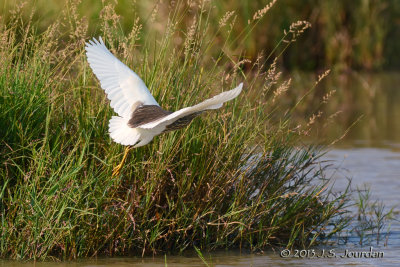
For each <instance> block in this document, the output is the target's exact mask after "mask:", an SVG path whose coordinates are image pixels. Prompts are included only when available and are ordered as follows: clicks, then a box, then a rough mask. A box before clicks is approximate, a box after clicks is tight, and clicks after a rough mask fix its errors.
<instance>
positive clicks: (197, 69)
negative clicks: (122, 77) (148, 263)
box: [0, 1, 348, 259]
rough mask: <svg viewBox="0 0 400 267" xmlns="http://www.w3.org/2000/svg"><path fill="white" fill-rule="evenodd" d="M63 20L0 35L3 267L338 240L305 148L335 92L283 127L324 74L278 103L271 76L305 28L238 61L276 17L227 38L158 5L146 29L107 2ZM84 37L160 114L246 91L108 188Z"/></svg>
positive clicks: (40, 21) (281, 88) (316, 168)
mask: <svg viewBox="0 0 400 267" xmlns="http://www.w3.org/2000/svg"><path fill="white" fill-rule="evenodd" d="M63 4H64V5H65V6H64V8H63V10H64V11H63V12H62V14H60V15H58V16H57V17H56V20H53V21H51V20H47V19H46V18H44V17H42V16H40V13H38V12H37V11H36V10H31V9H30V8H29V4H27V5H25V6H24V5H19V4H18V5H13V6H12V8H10V11H9V12H7V13H4V15H2V17H1V20H0V105H1V109H0V125H1V127H0V138H1V139H0V142H1V146H0V161H1V165H0V214H1V218H0V223H1V226H0V231H1V234H0V255H1V257H3V258H13V259H49V258H58V259H73V258H78V257H87V256H94V255H128V254H138V255H144V254H149V253H150V254H151V253H154V254H157V253H160V252H165V251H169V252H182V251H184V250H186V249H189V248H199V249H201V250H213V249H217V248H241V249H248V250H251V251H257V250H259V249H263V248H265V247H271V246H285V247H292V246H294V245H299V246H303V247H307V246H310V245H314V244H316V243H317V242H319V241H320V240H321V238H323V237H328V236H331V235H333V234H335V233H336V232H338V231H340V230H341V229H342V228H343V227H345V225H346V224H347V222H348V218H346V217H345V216H344V215H345V213H346V209H345V208H346V205H348V195H347V191H346V190H345V191H343V192H342V193H340V194H337V195H335V194H333V193H332V191H331V190H330V188H329V187H328V186H327V181H326V179H325V178H327V177H325V174H324V167H322V166H321V165H320V164H319V161H320V157H321V156H322V155H323V153H324V149H323V148H322V147H320V146H317V145H306V144H305V143H304V142H303V140H304V138H305V137H306V136H308V135H309V134H310V132H311V131H312V129H313V126H314V125H315V123H316V121H318V120H320V119H323V118H324V117H328V116H331V115H333V114H334V113H332V114H323V113H321V112H320V110H321V108H322V107H323V105H324V104H325V103H327V102H328V101H329V98H330V96H331V95H332V94H333V92H326V94H324V95H322V96H321V97H320V99H321V103H322V104H320V105H316V106H315V107H313V108H311V109H310V108H309V109H308V110H307V112H308V114H309V115H308V116H307V119H306V120H305V121H304V122H303V123H300V124H299V123H294V121H292V117H293V114H295V113H296V112H298V110H299V109H302V108H303V107H304V105H303V104H302V103H303V101H305V100H306V99H307V95H309V93H310V92H313V90H315V88H317V87H318V85H319V83H320V82H321V80H322V79H323V78H324V77H325V76H326V75H328V73H329V71H321V72H320V75H319V76H317V77H316V78H315V80H314V82H313V84H312V85H311V86H310V88H309V90H308V91H307V92H305V93H304V94H302V95H301V96H298V97H296V98H294V99H295V100H294V101H292V102H291V101H289V100H287V99H286V98H285V95H286V93H287V91H288V90H290V88H291V79H290V78H286V77H283V75H281V72H280V71H279V67H278V66H279V64H277V62H279V60H281V56H282V54H283V53H284V52H285V50H286V49H288V47H290V46H291V45H293V44H294V42H295V41H296V40H297V39H298V38H301V34H302V33H303V32H304V31H306V30H307V29H309V27H310V26H311V25H310V23H309V22H306V21H302V20H301V21H294V22H293V23H292V24H289V25H288V26H287V28H286V29H282V30H281V32H280V38H279V40H278V41H277V42H276V46H275V47H274V48H272V49H271V51H266V52H262V51H260V53H257V56H255V57H252V58H248V57H247V56H246V50H245V47H246V46H243V43H245V42H247V38H248V36H249V34H250V33H251V32H252V31H254V30H255V29H257V27H259V26H260V21H262V20H263V19H264V18H265V17H266V16H268V12H269V11H270V9H273V8H274V4H275V1H272V2H270V3H269V4H267V5H266V6H265V7H263V8H262V9H259V10H254V15H252V16H251V17H249V20H248V24H247V25H246V26H243V27H242V31H239V32H237V28H236V27H237V23H238V22H237V21H238V16H237V14H236V13H235V12H232V11H227V12H226V13H225V14H224V15H223V16H217V15H215V14H214V12H213V10H214V8H215V6H214V5H213V3H210V2H208V1H198V2H193V3H189V4H188V3H181V1H177V2H175V3H174V4H172V3H164V4H161V3H158V4H156V5H154V7H153V9H152V10H150V12H149V13H148V17H147V18H146V19H142V18H141V17H139V15H138V13H137V10H136V9H135V6H133V8H132V10H131V13H129V14H130V17H129V18H130V21H132V22H133V23H132V24H130V26H129V27H127V26H122V25H124V21H123V20H122V17H120V16H119V15H117V13H116V11H115V10H116V7H115V4H114V2H112V1H110V2H106V3H103V4H102V6H101V10H100V11H99V14H100V16H99V17H96V18H94V19H92V18H90V17H89V19H88V17H85V16H83V15H81V14H80V13H79V12H78V9H79V8H82V7H81V6H79V5H78V4H79V1H65V2H63ZM27 14H28V15H27ZM125 19H126V17H125ZM89 22H90V23H92V24H90V23H89ZM93 24H94V25H93ZM97 35H101V36H103V38H104V40H105V41H106V44H107V45H108V47H109V48H110V49H111V51H112V52H113V53H115V54H116V55H118V56H119V57H120V58H121V59H123V60H122V61H123V62H124V63H126V64H127V65H128V66H130V67H131V68H132V69H133V70H134V71H135V72H137V73H138V74H139V76H141V77H142V78H143V80H144V81H145V83H146V84H147V86H148V87H149V89H150V91H151V92H152V94H153V95H154V96H155V98H156V99H157V100H158V102H159V103H160V104H162V106H163V107H164V108H165V109H167V110H176V109H179V108H182V107H185V106H189V105H192V104H193V103H195V102H197V101H198V99H202V98H205V97H208V96H211V95H215V94H217V93H219V92H221V91H223V90H226V89H230V88H233V87H234V86H235V85H237V84H238V83H240V82H242V81H244V82H245V86H244V91H243V93H242V95H241V97H240V98H238V99H237V100H235V101H232V102H230V103H227V104H226V105H225V106H224V108H223V109H221V110H219V111H217V112H210V113H209V114H207V115H208V116H203V117H201V118H197V119H195V120H194V121H193V122H192V123H191V124H190V125H189V127H187V128H185V129H182V130H180V131H177V132H173V133H169V134H164V135H161V136H159V137H157V138H156V139H155V140H154V141H153V142H152V143H151V144H149V145H147V146H145V147H142V148H139V149H136V150H134V151H132V152H131V154H130V158H129V159H128V162H127V164H126V166H125V167H124V169H123V171H122V172H121V175H119V176H118V177H116V178H111V173H112V169H113V167H114V166H115V165H116V164H117V163H118V161H119V160H120V158H121V153H122V152H123V147H122V146H120V145H118V144H115V143H113V142H112V141H111V140H110V138H109V136H108V133H107V132H108V120H109V118H110V117H111V116H112V114H113V111H112V109H111V108H110V107H109V105H108V102H107V99H106V97H105V94H104V92H103V91H102V90H101V88H100V87H99V84H98V81H97V80H96V79H95V77H94V75H93V73H92V72H91V70H90V68H89V66H88V63H87V62H86V58H85V55H84V43H85V41H87V40H88V39H89V38H91V37H92V36H97ZM277 51H278V52H277ZM328 226H329V227H328Z"/></svg>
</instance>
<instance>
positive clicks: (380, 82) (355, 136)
mask: <svg viewBox="0 0 400 267" xmlns="http://www.w3.org/2000/svg"><path fill="white" fill-rule="evenodd" d="M297 78H298V80H300V81H303V82H304V81H305V80H306V79H307V77H305V76H299V77H297ZM297 78H296V77H295V79H294V80H295V82H296V79H297ZM295 84H296V83H295ZM399 85H400V75H398V74H396V73H394V74H383V75H360V74H355V73H353V74H352V75H350V76H337V77H331V78H330V79H329V80H328V81H326V83H325V84H324V85H323V86H325V87H326V88H330V89H336V90H337V93H336V94H337V96H336V98H335V99H334V101H332V102H331V103H329V105H328V106H327V108H326V110H324V112H326V113H329V112H334V111H336V110H342V114H343V116H339V117H337V118H335V120H334V121H333V122H332V123H331V124H330V125H328V126H324V127H320V130H319V131H318V138H320V137H321V136H322V137H324V140H325V141H327V142H330V141H333V140H334V139H336V138H337V137H338V136H340V135H341V134H342V133H343V132H344V131H345V130H346V129H347V128H348V127H350V126H351V125H352V123H353V122H354V121H355V120H357V119H358V118H359V117H360V116H361V115H362V114H363V118H362V119H361V120H360V121H359V123H358V124H357V125H355V126H354V127H353V128H352V129H351V130H350V131H349V134H348V135H347V136H346V137H344V138H343V139H341V140H340V141H339V142H338V143H336V145H335V147H334V148H333V149H332V150H330V151H329V152H328V153H327V154H326V155H325V156H324V159H326V160H333V161H334V162H335V168H334V169H331V170H330V175H331V176H332V181H335V183H334V189H335V190H337V191H341V190H344V189H345V187H346V185H347V178H352V187H353V188H357V187H358V188H364V187H369V188H370V190H371V197H370V199H371V200H372V201H374V200H380V201H382V202H383V203H384V205H385V210H388V209H390V208H391V207H395V206H396V205H399V203H400V202H399V200H400V193H399V192H400V104H399V103H400V88H399ZM299 90H300V89H299ZM399 209H400V206H397V207H395V212H394V214H395V217H396V220H394V221H392V223H391V225H390V235H389V236H388V239H387V240H382V241H381V242H380V243H379V244H378V243H377V242H376V241H375V242H374V240H372V242H370V243H369V244H364V245H363V246H361V245H360V244H359V240H360V238H359V236H357V235H355V234H352V235H350V236H348V242H347V243H346V244H341V245H335V246H332V247H329V246H326V247H318V248H314V249H315V252H316V253H318V255H321V253H322V250H323V249H325V250H327V251H328V250H330V249H334V252H335V253H336V254H337V255H338V256H339V257H336V258H326V257H324V258H304V257H289V258H282V257H281V256H280V251H279V249H276V250H275V251H272V250H269V251H264V252H263V253H262V254H249V253H247V252H245V251H235V250H233V251H219V252H213V253H211V254H205V255H204V257H205V259H206V261H207V263H208V264H210V266H269V265H274V266H284V265H287V264H293V265H296V266H301V265H313V266H327V265H328V266H335V265H336V266H344V265H345V266H346V265H351V266H400V218H399V217H400V216H399ZM354 212H356V210H354ZM385 231H387V227H386V228H385ZM385 231H384V232H385ZM385 243H386V244H385ZM371 246H372V247H373V248H372V250H373V251H375V252H383V253H384V256H383V258H345V257H343V258H342V257H341V256H343V255H344V254H345V250H346V249H348V250H349V251H364V252H368V251H370V247H371ZM302 253H312V251H304V252H302ZM310 255H311V254H310ZM166 264H167V266H205V264H204V263H203V262H202V260H201V259H200V258H199V257H198V255H197V254H196V253H194V252H188V253H186V254H185V255H184V256H172V255H167V256H166V258H165V257H164V255H160V256H156V257H145V258H141V257H119V258H98V259H87V260H79V261H73V262H62V263H53V262H51V263H50V262H47V263H46V262H45V263H35V264H34V263H20V262H15V261H0V267H3V266H10V267H23V266H36V267H50V266H60V267H61V266H65V267H75V266H76V267H78V266H79V267H83V266H115V267H116V266H166Z"/></svg>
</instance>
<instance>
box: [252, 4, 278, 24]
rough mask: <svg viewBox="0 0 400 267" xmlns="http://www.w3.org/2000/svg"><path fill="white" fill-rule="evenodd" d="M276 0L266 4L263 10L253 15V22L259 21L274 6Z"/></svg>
mask: <svg viewBox="0 0 400 267" xmlns="http://www.w3.org/2000/svg"><path fill="white" fill-rule="evenodd" d="M276 1H277V0H272V1H271V2H270V3H268V4H267V5H266V6H265V7H264V8H262V9H260V10H258V11H257V12H256V13H254V15H253V20H259V19H261V18H262V17H263V16H264V15H265V14H266V13H267V12H268V10H270V9H271V7H273V5H275V3H276Z"/></svg>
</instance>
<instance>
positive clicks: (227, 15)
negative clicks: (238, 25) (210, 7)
mask: <svg viewBox="0 0 400 267" xmlns="http://www.w3.org/2000/svg"><path fill="white" fill-rule="evenodd" d="M233 14H235V11H227V12H226V13H225V14H224V16H223V17H222V18H221V19H220V20H219V22H218V25H219V27H220V28H222V27H224V26H225V25H226V23H227V21H228V20H229V19H230V18H231V17H232V16H233Z"/></svg>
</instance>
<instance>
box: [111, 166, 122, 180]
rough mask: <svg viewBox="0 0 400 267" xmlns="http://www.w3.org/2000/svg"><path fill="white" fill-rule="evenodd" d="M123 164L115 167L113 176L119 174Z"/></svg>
mask: <svg viewBox="0 0 400 267" xmlns="http://www.w3.org/2000/svg"><path fill="white" fill-rule="evenodd" d="M122 166H123V164H118V165H117V166H115V167H114V169H113V173H112V177H114V176H117V175H119V173H120V172H121V169H122Z"/></svg>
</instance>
